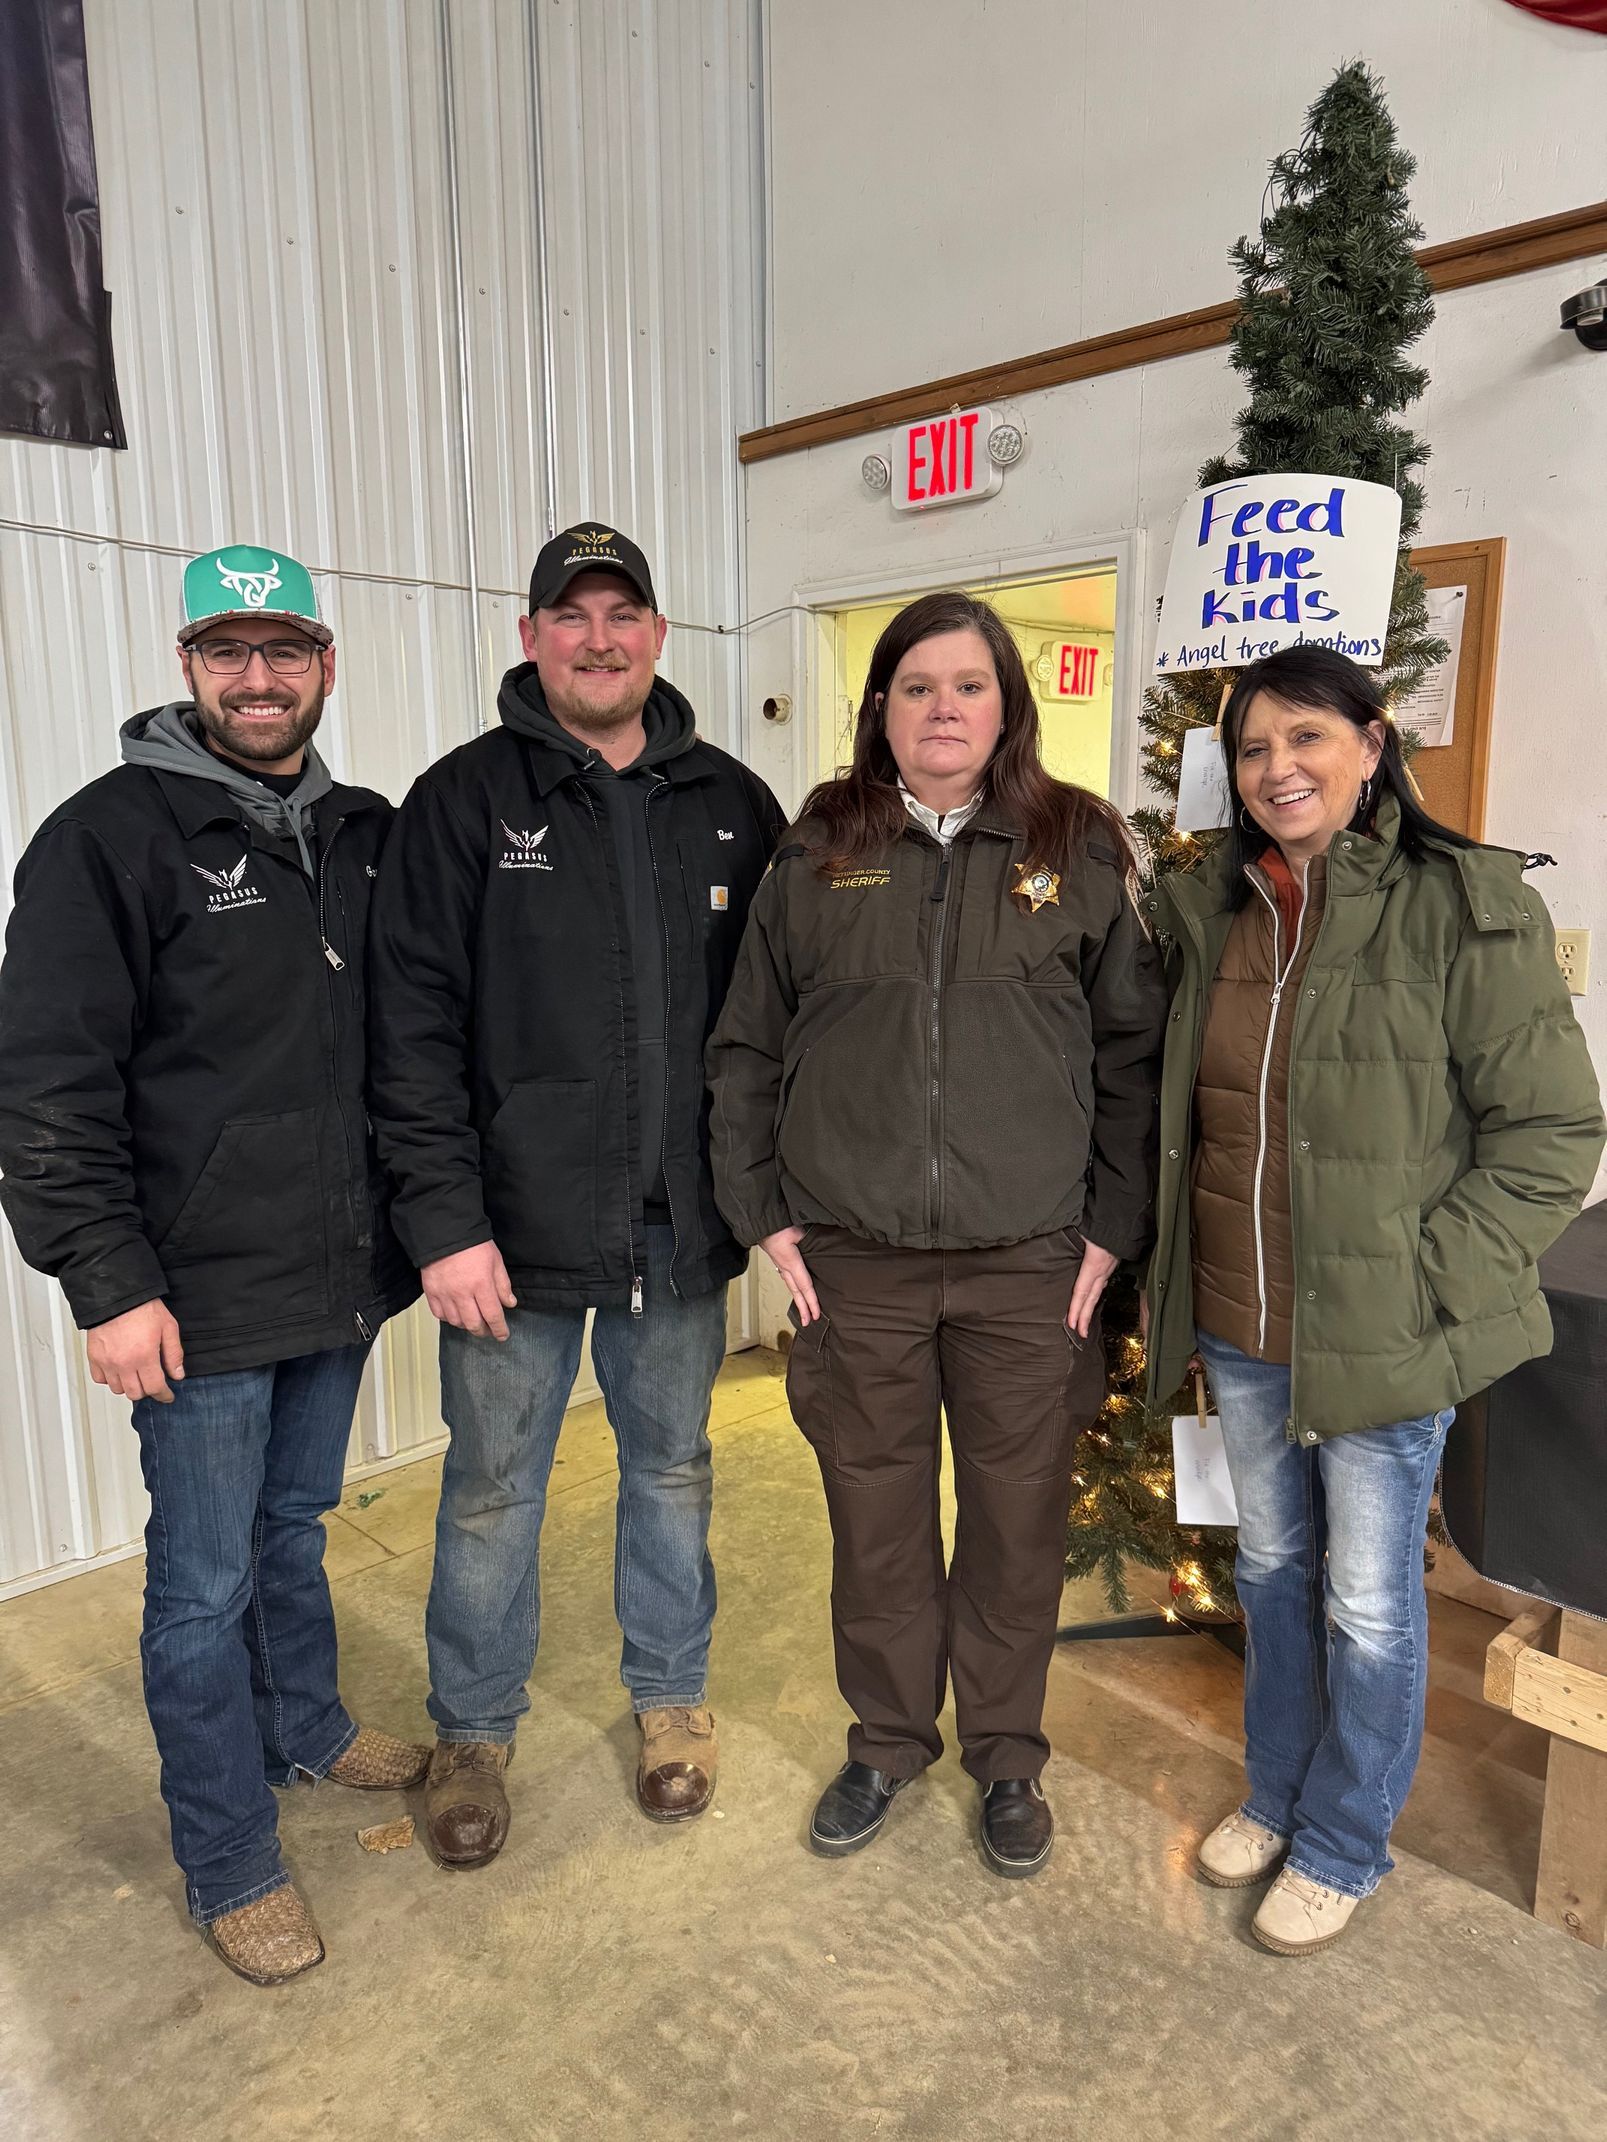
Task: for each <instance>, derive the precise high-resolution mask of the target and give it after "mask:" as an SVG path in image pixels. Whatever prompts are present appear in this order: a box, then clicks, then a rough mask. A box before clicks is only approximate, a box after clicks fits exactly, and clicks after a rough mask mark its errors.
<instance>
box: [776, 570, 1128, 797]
mask: <svg viewBox="0 0 1607 2142" xmlns="http://www.w3.org/2000/svg"><path fill="white" fill-rule="evenodd" d="M1119 572H1120V568H1119V565H1118V562H1117V561H1116V560H1114V559H1109V558H1107V559H1100V560H1096V561H1093V562H1090V563H1086V564H1077V565H1075V566H1067V567H1063V568H1062V569H1061V570H1059V571H1054V572H1037V573H1032V574H1017V575H1012V576H1001V577H998V578H990V579H975V578H967V579H966V580H965V581H964V582H963V583H956V581H953V580H950V581H947V582H943V583H940V584H941V585H947V586H951V587H952V586H954V585H956V584H963V585H964V587H965V590H966V592H967V593H968V594H971V595H976V596H980V597H981V598H983V599H984V600H985V601H987V602H990V603H991V604H992V605H993V607H994V608H995V609H996V610H997V611H998V613H999V615H1000V617H1001V618H1002V619H1003V620H1004V622H1005V624H1006V625H1007V626H1008V627H1009V629H1010V634H1011V637H1012V638H1013V639H1014V640H1015V643H1016V645H1017V647H1018V648H1019V649H1020V651H1021V658H1022V661H1023V662H1024V664H1025V665H1026V671H1027V678H1028V681H1029V682H1030V684H1031V686H1032V691H1033V697H1034V699H1035V700H1036V702H1037V707H1038V722H1039V730H1040V734H1041V736H1042V741H1043V758H1044V764H1045V765H1046V766H1047V767H1048V769H1049V771H1050V772H1051V773H1052V774H1054V775H1055V776H1056V777H1057V778H1058V779H1060V780H1062V781H1074V782H1075V783H1076V784H1077V785H1078V786H1079V787H1080V788H1087V789H1092V790H1093V791H1094V793H1095V794H1096V795H1100V796H1106V797H1111V798H1113V799H1114V800H1116V801H1117V802H1118V803H1121V802H1122V801H1124V800H1125V799H1124V798H1123V797H1122V796H1121V795H1120V793H1119V791H1120V790H1121V787H1122V785H1123V784H1122V783H1121V781H1120V778H1119V768H1120V764H1121V758H1120V754H1119V752H1118V748H1117V747H1118V730H1119V728H1120V727H1121V724H1120V723H1119V721H1118V718H1117V706H1116V695H1115V680H1116V662H1117V641H1118V637H1119V631H1120V617H1121V610H1120V595H1121V593H1122V592H1123V591H1122V590H1121V589H1120V588H1119V585H1118V582H1119ZM925 592H927V591H926V590H925V589H923V588H909V589H906V590H903V591H901V592H900V593H898V594H896V595H882V594H877V595H875V596H873V597H870V598H868V599H866V600H863V601H859V602H843V603H840V604H839V605H837V606H835V607H829V608H828V607H824V606H823V607H821V608H820V609H817V610H816V612H815V615H816V618H817V620H818V623H819V625H820V628H821V643H820V653H821V656H822V659H821V661H820V663H819V666H818V672H817V673H818V675H819V678H820V683H821V686H822V689H821V690H820V691H819V692H818V693H817V694H816V696H815V723H816V735H815V738H814V745H815V749H814V752H813V754H812V756H813V758H814V762H815V764H814V771H815V777H816V778H822V777H824V776H825V775H826V774H828V773H830V772H831V771H832V770H833V769H835V768H836V767H839V766H842V765H846V764H847V762H848V759H849V757H850V755H851V754H852V751H853V734H854V721H855V716H856V714H857V712H858V709H859V701H860V696H861V694H862V693H863V691H864V688H865V676H866V673H867V671H868V669H869V667H870V657H871V650H872V649H873V648H874V646H875V644H876V641H877V638H878V636H879V634H880V633H881V632H882V630H883V628H884V627H885V626H886V625H887V624H888V623H889V622H890V620H891V619H892V618H894V617H895V616H896V615H897V614H898V612H899V611H900V610H901V609H902V608H903V607H904V605H905V604H906V603H907V602H910V601H913V599H914V598H915V597H916V596H917V595H919V594H923V593H925Z"/></svg>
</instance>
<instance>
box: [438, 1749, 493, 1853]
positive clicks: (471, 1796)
mask: <svg viewBox="0 0 1607 2142" xmlns="http://www.w3.org/2000/svg"><path fill="white" fill-rule="evenodd" d="M512 1760H513V1745H512V1743H511V1742H510V1741H491V1740H438V1741H437V1742H436V1744H435V1753H434V1754H433V1755H432V1756H431V1757H430V1775H429V1781H428V1783H427V1784H426V1785H425V1787H424V1819H425V1824H426V1826H427V1828H428V1830H429V1833H430V1849H431V1851H432V1852H434V1854H435V1856H436V1858H437V1859H438V1860H439V1861H440V1863H441V1865H442V1866H443V1867H483V1866H484V1865H485V1864H486V1862H487V1860H492V1859H495V1858H496V1856H497V1854H498V1853H499V1852H500V1851H501V1850H502V1847H503V1845H504V1844H505V1843H506V1842H507V1837H508V1820H509V1814H508V1793H507V1788H506V1787H505V1786H504V1784H503V1782H502V1773H503V1772H504V1771H505V1770H506V1769H507V1767H508V1765H509V1763H511V1762H512Z"/></svg>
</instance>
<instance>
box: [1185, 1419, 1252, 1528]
mask: <svg viewBox="0 0 1607 2142" xmlns="http://www.w3.org/2000/svg"><path fill="white" fill-rule="evenodd" d="M1172 1474H1173V1478H1174V1480H1175V1481H1176V1484H1177V1521H1178V1523H1179V1524H1180V1525H1236V1524H1237V1523H1238V1522H1239V1505H1238V1503H1237V1502H1236V1501H1235V1500H1234V1495H1233V1482H1232V1481H1231V1480H1230V1479H1229V1478H1228V1459H1227V1452H1226V1451H1225V1450H1224V1449H1223V1447H1222V1423H1221V1422H1220V1421H1219V1420H1218V1419H1217V1417H1216V1415H1215V1414H1214V1413H1212V1414H1208V1415H1207V1416H1206V1420H1205V1425H1204V1426H1203V1427H1202V1426H1201V1425H1200V1417H1199V1415H1198V1414H1197V1413H1174V1414H1173V1416H1172Z"/></svg>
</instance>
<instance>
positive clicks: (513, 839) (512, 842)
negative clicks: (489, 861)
mask: <svg viewBox="0 0 1607 2142" xmlns="http://www.w3.org/2000/svg"><path fill="white" fill-rule="evenodd" d="M502 830H503V832H504V833H505V834H506V835H507V836H508V845H509V847H510V848H517V849H518V851H519V853H520V854H521V855H534V854H535V852H536V850H537V849H538V848H539V847H540V846H541V844H542V842H543V841H544V840H545V839H546V837H547V828H546V826H543V827H542V828H541V831H540V832H539V833H516V832H515V831H514V829H513V827H512V826H510V825H509V823H508V821H507V820H506V819H505V818H504V819H503V821H502Z"/></svg>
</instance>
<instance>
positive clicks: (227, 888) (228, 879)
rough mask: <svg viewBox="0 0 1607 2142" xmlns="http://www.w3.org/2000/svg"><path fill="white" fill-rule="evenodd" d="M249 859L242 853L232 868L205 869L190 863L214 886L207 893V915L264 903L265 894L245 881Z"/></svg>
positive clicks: (201, 876) (198, 874)
mask: <svg viewBox="0 0 1607 2142" xmlns="http://www.w3.org/2000/svg"><path fill="white" fill-rule="evenodd" d="M250 860H251V858H250V856H249V854H247V855H242V856H241V858H240V860H239V862H237V863H236V864H235V866H234V868H233V869H232V870H207V869H205V868H203V866H202V865H201V864H200V863H192V864H191V865H190V868H191V869H192V870H193V871H194V872H195V874H196V876H197V877H198V878H205V880H206V882H207V883H208V885H210V886H212V887H214V888H215V889H214V890H213V891H212V892H210V893H208V894H207V901H206V911H207V913H208V914H209V915H224V914H227V913H228V912H229V910H230V909H231V908H236V907H262V906H264V905H266V901H267V895H266V894H265V893H260V892H258V890H257V888H256V887H255V886H254V885H248V884H247V883H246V865H247V864H248V863H249V862H250Z"/></svg>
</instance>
